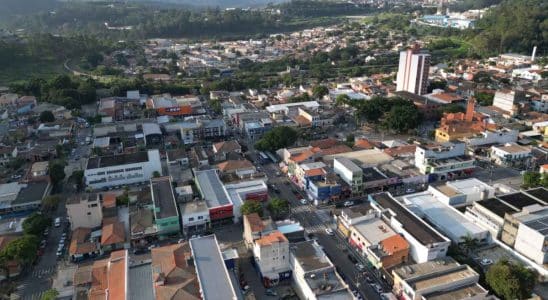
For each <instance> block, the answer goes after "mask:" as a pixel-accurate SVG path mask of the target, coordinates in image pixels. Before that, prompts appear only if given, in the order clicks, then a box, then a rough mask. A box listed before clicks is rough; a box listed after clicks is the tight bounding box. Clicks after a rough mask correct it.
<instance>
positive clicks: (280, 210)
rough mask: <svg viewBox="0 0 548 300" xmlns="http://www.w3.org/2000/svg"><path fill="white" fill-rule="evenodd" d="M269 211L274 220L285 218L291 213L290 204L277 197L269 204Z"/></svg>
mask: <svg viewBox="0 0 548 300" xmlns="http://www.w3.org/2000/svg"><path fill="white" fill-rule="evenodd" d="M267 209H268V210H269V211H270V213H271V214H272V216H273V217H274V218H279V217H284V216H285V215H287V214H288V213H289V202H288V201H287V200H285V199H280V198H277V197H276V198H272V199H271V200H270V202H269V203H268V206H267Z"/></svg>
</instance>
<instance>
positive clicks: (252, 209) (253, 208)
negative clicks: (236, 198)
mask: <svg viewBox="0 0 548 300" xmlns="http://www.w3.org/2000/svg"><path fill="white" fill-rule="evenodd" d="M240 212H241V213H242V215H249V214H252V213H257V214H259V216H261V217H262V216H263V206H262V205H261V203H260V202H258V201H253V200H247V201H245V202H244V203H243V204H242V206H240Z"/></svg>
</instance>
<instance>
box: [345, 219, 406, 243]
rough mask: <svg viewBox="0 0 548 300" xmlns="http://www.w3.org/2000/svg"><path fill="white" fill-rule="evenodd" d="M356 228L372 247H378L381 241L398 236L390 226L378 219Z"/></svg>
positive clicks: (358, 225) (363, 222)
mask: <svg viewBox="0 0 548 300" xmlns="http://www.w3.org/2000/svg"><path fill="white" fill-rule="evenodd" d="M354 228H355V229H356V230H357V231H358V232H359V233H360V234H361V235H362V236H363V237H364V238H365V239H366V240H367V241H368V242H369V243H370V244H371V245H378V244H379V243H380V241H382V240H384V239H387V238H389V237H391V236H393V235H396V232H394V230H393V229H392V228H390V226H389V225H388V224H386V223H385V222H384V221H383V220H381V219H378V218H373V219H369V220H364V221H361V222H359V223H357V224H354Z"/></svg>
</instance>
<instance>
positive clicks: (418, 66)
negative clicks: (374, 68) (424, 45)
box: [396, 45, 430, 95]
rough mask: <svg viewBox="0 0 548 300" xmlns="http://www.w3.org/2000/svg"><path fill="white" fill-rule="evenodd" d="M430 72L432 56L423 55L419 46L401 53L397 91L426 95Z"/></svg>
mask: <svg viewBox="0 0 548 300" xmlns="http://www.w3.org/2000/svg"><path fill="white" fill-rule="evenodd" d="M429 70H430V54H428V53H422V52H421V51H420V46H419V45H415V46H413V48H411V49H407V50H406V51H402V52H400V65H399V67H398V77H397V85H396V91H406V92H410V93H413V94H417V95H423V94H426V89H427V87H428V71H429Z"/></svg>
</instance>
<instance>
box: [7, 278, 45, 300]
mask: <svg viewBox="0 0 548 300" xmlns="http://www.w3.org/2000/svg"><path fill="white" fill-rule="evenodd" d="M27 287H30V288H32V280H28V281H27V282H24V283H23V284H21V285H19V286H18V287H17V291H16V292H15V293H13V294H12V298H11V299H19V300H40V299H42V294H44V293H45V292H46V291H36V292H33V293H28V292H25V290H26V288H27ZM13 296H15V297H13Z"/></svg>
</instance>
